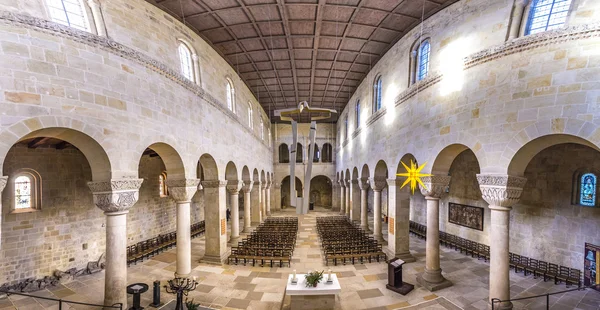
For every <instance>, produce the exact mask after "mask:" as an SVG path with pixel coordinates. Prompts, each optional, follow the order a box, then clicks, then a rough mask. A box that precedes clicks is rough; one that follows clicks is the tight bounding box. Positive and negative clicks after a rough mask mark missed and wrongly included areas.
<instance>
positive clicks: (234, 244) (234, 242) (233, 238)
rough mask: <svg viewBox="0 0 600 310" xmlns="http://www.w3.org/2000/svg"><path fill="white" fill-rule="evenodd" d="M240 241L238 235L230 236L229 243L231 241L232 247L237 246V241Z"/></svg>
mask: <svg viewBox="0 0 600 310" xmlns="http://www.w3.org/2000/svg"><path fill="white" fill-rule="evenodd" d="M240 241H242V238H241V237H240V236H238V237H231V238H230V239H229V243H231V246H232V247H237V246H238V242H240Z"/></svg>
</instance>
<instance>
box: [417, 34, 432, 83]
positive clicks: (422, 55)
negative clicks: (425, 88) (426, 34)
mask: <svg viewBox="0 0 600 310" xmlns="http://www.w3.org/2000/svg"><path fill="white" fill-rule="evenodd" d="M430 50H431V45H430V44H429V40H426V41H423V42H422V43H421V46H419V55H418V57H419V58H418V59H419V67H418V68H417V70H418V71H417V81H420V80H422V79H424V78H425V77H427V73H429V52H430Z"/></svg>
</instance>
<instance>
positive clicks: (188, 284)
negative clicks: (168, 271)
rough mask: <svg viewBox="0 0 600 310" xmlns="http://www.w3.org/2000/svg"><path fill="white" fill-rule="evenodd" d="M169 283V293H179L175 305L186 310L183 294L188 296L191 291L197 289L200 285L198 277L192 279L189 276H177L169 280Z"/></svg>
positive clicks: (177, 308) (167, 287) (176, 309)
mask: <svg viewBox="0 0 600 310" xmlns="http://www.w3.org/2000/svg"><path fill="white" fill-rule="evenodd" d="M168 283H169V285H165V290H166V291H167V293H169V294H177V305H176V306H175V310H184V309H183V295H185V296H187V295H188V293H189V292H190V291H193V290H195V289H196V286H198V282H197V281H196V277H194V279H192V280H190V279H189V278H175V279H173V280H169V281H168Z"/></svg>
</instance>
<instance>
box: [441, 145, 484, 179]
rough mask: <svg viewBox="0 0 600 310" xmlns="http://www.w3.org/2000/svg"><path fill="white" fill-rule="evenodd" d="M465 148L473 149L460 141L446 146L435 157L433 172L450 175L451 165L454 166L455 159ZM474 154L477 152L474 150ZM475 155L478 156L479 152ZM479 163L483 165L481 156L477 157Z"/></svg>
mask: <svg viewBox="0 0 600 310" xmlns="http://www.w3.org/2000/svg"><path fill="white" fill-rule="evenodd" d="M465 150H471V151H473V150H472V149H471V148H469V147H468V146H466V145H464V144H459V143H455V144H450V145H448V146H446V147H445V148H444V149H442V150H441V151H440V152H439V153H438V155H437V156H436V157H435V160H434V161H433V165H432V167H431V173H432V174H434V175H448V172H449V171H450V166H452V163H453V162H454V159H456V157H457V156H458V155H459V154H460V153H462V152H463V151H465ZM473 154H475V152H473ZM475 157H476V158H477V154H475ZM477 163H478V164H479V166H480V167H481V163H480V161H479V158H477Z"/></svg>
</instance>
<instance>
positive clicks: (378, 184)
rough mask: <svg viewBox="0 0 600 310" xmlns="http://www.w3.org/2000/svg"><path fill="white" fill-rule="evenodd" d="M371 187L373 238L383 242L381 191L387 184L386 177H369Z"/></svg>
mask: <svg viewBox="0 0 600 310" xmlns="http://www.w3.org/2000/svg"><path fill="white" fill-rule="evenodd" d="M369 182H370V183H371V188H372V189H373V238H375V240H377V241H379V242H383V241H384V240H383V234H382V233H381V191H382V190H383V189H384V188H385V186H386V185H387V183H386V181H385V179H374V178H372V179H369Z"/></svg>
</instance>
